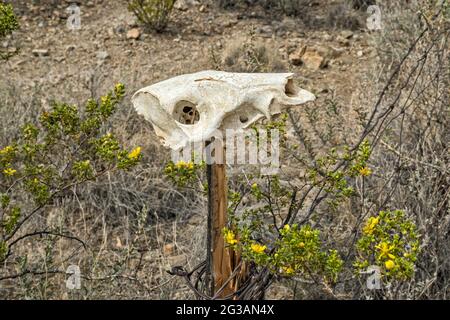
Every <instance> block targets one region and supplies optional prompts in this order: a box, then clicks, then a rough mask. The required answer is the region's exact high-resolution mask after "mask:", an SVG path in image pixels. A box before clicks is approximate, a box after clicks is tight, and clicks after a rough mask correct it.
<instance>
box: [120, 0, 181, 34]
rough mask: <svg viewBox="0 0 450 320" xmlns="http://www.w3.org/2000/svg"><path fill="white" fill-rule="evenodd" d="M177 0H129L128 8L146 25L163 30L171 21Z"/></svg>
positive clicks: (159, 30)
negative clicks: (171, 14)
mask: <svg viewBox="0 0 450 320" xmlns="http://www.w3.org/2000/svg"><path fill="white" fill-rule="evenodd" d="M175 1H176V0H129V2H128V10H130V11H131V12H133V13H134V14H135V16H136V17H137V18H138V20H139V21H140V22H141V23H143V24H144V25H145V26H146V27H148V28H150V29H152V30H156V31H158V32H161V31H163V30H164V29H165V28H166V26H167V23H168V22H169V18H170V13H171V12H172V9H173V6H174V4H175Z"/></svg>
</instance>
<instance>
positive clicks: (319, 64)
mask: <svg viewBox="0 0 450 320" xmlns="http://www.w3.org/2000/svg"><path fill="white" fill-rule="evenodd" d="M301 61H302V63H303V64H304V65H305V66H306V67H307V68H308V69H312V70H319V69H322V68H324V67H325V66H326V65H327V63H328V61H327V59H326V58H325V57H324V56H322V55H321V54H320V53H319V52H317V51H315V50H306V51H305V54H304V55H303V56H302V59H301Z"/></svg>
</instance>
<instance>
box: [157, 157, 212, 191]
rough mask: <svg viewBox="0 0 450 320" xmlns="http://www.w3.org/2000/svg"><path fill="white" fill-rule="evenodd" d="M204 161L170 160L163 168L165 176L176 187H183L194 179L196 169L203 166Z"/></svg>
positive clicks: (195, 177) (200, 168)
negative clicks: (175, 161)
mask: <svg viewBox="0 0 450 320" xmlns="http://www.w3.org/2000/svg"><path fill="white" fill-rule="evenodd" d="M205 165H206V164H205V162H204V161H202V162H201V163H199V164H197V163H194V162H192V161H188V162H185V161H183V160H181V161H178V162H177V163H174V162H173V161H170V162H169V163H168V164H167V165H166V167H165V168H164V173H165V174H166V176H167V177H168V178H169V179H170V180H171V181H172V182H173V183H174V184H175V185H177V186H178V187H185V186H186V185H189V184H192V183H194V182H195V181H196V179H197V177H198V175H197V173H198V170H202V169H204V168H205Z"/></svg>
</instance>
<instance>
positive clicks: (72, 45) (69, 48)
mask: <svg viewBox="0 0 450 320" xmlns="http://www.w3.org/2000/svg"><path fill="white" fill-rule="evenodd" d="M76 48H77V47H76V46H75V45H74V44H69V45H68V46H66V52H70V51H74V50H75V49H76Z"/></svg>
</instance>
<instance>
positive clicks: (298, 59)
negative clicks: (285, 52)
mask: <svg viewBox="0 0 450 320" xmlns="http://www.w3.org/2000/svg"><path fill="white" fill-rule="evenodd" d="M305 51H306V46H303V47H302V48H300V49H299V50H296V51H294V52H292V53H291V54H290V55H289V62H290V63H292V64H293V65H294V66H299V65H301V64H302V63H303V61H302V57H303V55H304V54H305Z"/></svg>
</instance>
